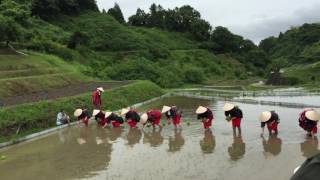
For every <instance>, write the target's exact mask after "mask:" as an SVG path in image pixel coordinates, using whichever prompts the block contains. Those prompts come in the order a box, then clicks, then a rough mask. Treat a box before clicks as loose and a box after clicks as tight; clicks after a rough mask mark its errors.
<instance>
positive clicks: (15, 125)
mask: <svg viewBox="0 0 320 180" xmlns="http://www.w3.org/2000/svg"><path fill="white" fill-rule="evenodd" d="M163 93H164V91H163V90H162V89H161V88H160V87H159V86H157V85H155V84H153V83H151V82H149V81H138V82H135V83H133V84H130V85H127V86H123V87H119V88H114V89H110V90H107V91H106V92H105V93H104V95H103V102H104V108H105V109H106V110H107V109H108V110H116V109H120V108H123V107H127V106H130V105H132V104H135V103H139V102H142V101H145V100H148V99H151V98H153V97H157V96H160V95H162V94H163ZM91 104H92V103H91V93H86V94H81V95H78V96H73V97H67V98H62V99H59V100H55V101H42V102H38V103H32V104H24V105H18V106H14V107H8V108H3V109H1V110H0V142H3V141H8V140H10V139H14V138H17V137H21V136H24V135H26V134H30V133H34V132H37V131H40V130H43V129H46V128H50V127H54V126H55V122H56V114H57V112H58V111H59V110H60V109H61V108H63V109H65V110H66V112H67V113H68V114H69V115H71V116H72V114H73V111H74V109H75V108H77V107H82V106H88V107H89V109H90V110H92V107H91ZM72 120H75V118H72ZM17 129H20V130H19V132H18V133H17Z"/></svg>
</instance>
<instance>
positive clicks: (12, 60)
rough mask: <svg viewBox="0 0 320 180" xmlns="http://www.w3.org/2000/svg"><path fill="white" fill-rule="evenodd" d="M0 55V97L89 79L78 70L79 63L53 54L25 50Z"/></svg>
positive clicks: (59, 86) (43, 89) (58, 86)
mask: <svg viewBox="0 0 320 180" xmlns="http://www.w3.org/2000/svg"><path fill="white" fill-rule="evenodd" d="M26 53H27V54H29V55H28V56H23V55H17V54H14V53H13V52H10V51H9V52H8V53H2V54H0V65H1V66H0V83H1V86H0V97H8V96H17V95H23V94H30V93H32V92H39V91H46V90H49V89H53V88H61V87H64V86H68V85H72V84H78V83H81V82H85V81H89V80H92V78H88V77H86V76H84V75H83V74H82V73H80V70H79V68H81V66H79V65H76V64H70V63H67V62H65V61H63V60H62V59H60V58H58V57H56V56H53V55H45V54H40V53H34V52H26Z"/></svg>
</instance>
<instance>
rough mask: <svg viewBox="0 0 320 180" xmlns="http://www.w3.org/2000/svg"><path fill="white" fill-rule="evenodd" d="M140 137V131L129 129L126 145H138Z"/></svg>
mask: <svg viewBox="0 0 320 180" xmlns="http://www.w3.org/2000/svg"><path fill="white" fill-rule="evenodd" d="M141 137H142V133H141V130H139V129H137V128H130V129H129V132H128V134H127V140H128V145H129V146H131V147H133V145H135V144H137V143H139V141H140V139H141Z"/></svg>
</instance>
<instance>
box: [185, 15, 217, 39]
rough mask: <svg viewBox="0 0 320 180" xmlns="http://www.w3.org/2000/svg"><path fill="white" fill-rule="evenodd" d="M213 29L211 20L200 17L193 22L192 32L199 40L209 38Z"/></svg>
mask: <svg viewBox="0 0 320 180" xmlns="http://www.w3.org/2000/svg"><path fill="white" fill-rule="evenodd" d="M211 30H212V27H211V25H210V24H209V22H207V21H205V20H203V19H199V20H197V21H194V22H192V23H191V27H190V32H191V34H192V35H193V36H194V37H195V38H196V39H197V40H201V41H203V40H208V39H209V38H210V32H211Z"/></svg>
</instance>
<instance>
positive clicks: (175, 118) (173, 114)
mask: <svg viewBox="0 0 320 180" xmlns="http://www.w3.org/2000/svg"><path fill="white" fill-rule="evenodd" d="M162 113H164V114H165V116H166V118H167V121H168V124H171V122H172V123H173V125H174V127H175V129H177V128H178V127H179V128H182V127H181V117H182V112H181V111H180V110H179V109H178V108H177V106H172V107H169V106H163V108H162Z"/></svg>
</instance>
